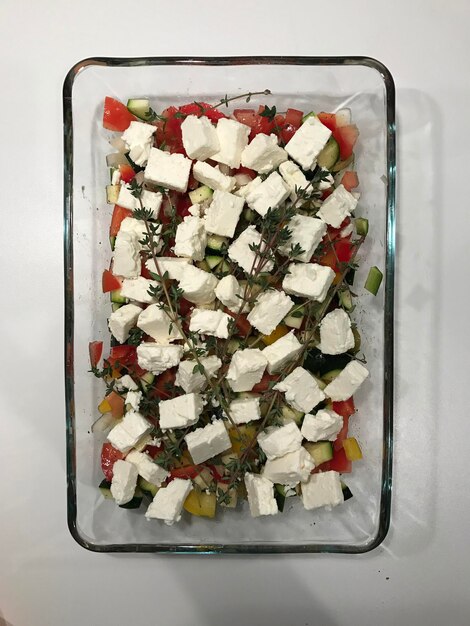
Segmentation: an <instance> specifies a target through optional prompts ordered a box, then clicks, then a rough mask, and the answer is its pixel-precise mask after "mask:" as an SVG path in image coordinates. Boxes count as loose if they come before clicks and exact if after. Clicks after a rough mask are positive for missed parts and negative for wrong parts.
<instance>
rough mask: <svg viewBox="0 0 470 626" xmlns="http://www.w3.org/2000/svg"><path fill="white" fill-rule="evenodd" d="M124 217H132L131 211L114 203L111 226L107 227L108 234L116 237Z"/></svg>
mask: <svg viewBox="0 0 470 626" xmlns="http://www.w3.org/2000/svg"><path fill="white" fill-rule="evenodd" d="M126 217H132V211H130V210H129V209H125V208H124V207H122V206H119V205H118V204H115V205H114V211H113V217H112V218H111V226H110V227H109V236H110V237H116V235H117V234H118V232H119V229H120V228H121V224H122V221H123V220H124V219H125V218H126Z"/></svg>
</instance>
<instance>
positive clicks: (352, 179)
mask: <svg viewBox="0 0 470 626" xmlns="http://www.w3.org/2000/svg"><path fill="white" fill-rule="evenodd" d="M341 184H342V185H343V187H344V188H345V189H346V190H347V191H352V190H353V189H356V187H357V186H358V185H359V178H358V176H357V172H351V171H347V172H344V174H343V178H342V179H341Z"/></svg>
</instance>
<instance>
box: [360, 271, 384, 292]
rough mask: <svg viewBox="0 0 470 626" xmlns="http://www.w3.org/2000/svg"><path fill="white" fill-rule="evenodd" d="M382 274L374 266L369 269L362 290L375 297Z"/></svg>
mask: <svg viewBox="0 0 470 626" xmlns="http://www.w3.org/2000/svg"><path fill="white" fill-rule="evenodd" d="M382 279H383V274H382V272H381V271H380V270H379V268H378V267H376V266H375V265H374V266H373V267H371V268H370V270H369V274H368V276H367V280H366V282H365V284H364V288H365V289H367V291H369V292H370V293H371V294H372V295H374V296H376V295H377V292H378V290H379V288H380V285H381V284H382Z"/></svg>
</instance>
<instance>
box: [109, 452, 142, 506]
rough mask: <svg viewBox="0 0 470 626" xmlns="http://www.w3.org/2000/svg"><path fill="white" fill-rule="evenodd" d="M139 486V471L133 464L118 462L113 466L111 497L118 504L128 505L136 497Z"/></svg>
mask: <svg viewBox="0 0 470 626" xmlns="http://www.w3.org/2000/svg"><path fill="white" fill-rule="evenodd" d="M136 485H137V469H136V468H135V466H134V465H133V464H132V463H128V462H127V461H122V460H121V459H119V460H117V461H116V462H115V463H114V465H113V479H112V481H111V495H112V496H113V498H114V500H115V502H116V504H127V503H128V502H130V501H131V500H132V498H133V497H134V492H135V488H136Z"/></svg>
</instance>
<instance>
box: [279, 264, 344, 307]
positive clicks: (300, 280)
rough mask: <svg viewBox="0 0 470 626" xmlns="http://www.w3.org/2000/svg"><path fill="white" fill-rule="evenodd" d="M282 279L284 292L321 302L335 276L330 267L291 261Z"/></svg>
mask: <svg viewBox="0 0 470 626" xmlns="http://www.w3.org/2000/svg"><path fill="white" fill-rule="evenodd" d="M288 270H289V274H287V275H286V276H285V277H284V280H283V281H282V288H283V289H284V291H285V292H286V293H290V294H292V295H294V296H300V297H301V298H310V299H311V300H316V301H317V302H323V301H324V300H325V298H326V296H327V293H328V289H329V288H330V286H331V283H332V282H333V280H334V278H335V275H336V274H335V272H334V271H333V270H332V269H331V267H327V266H326V265H319V264H318V263H291V264H290V265H289V267H288Z"/></svg>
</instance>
